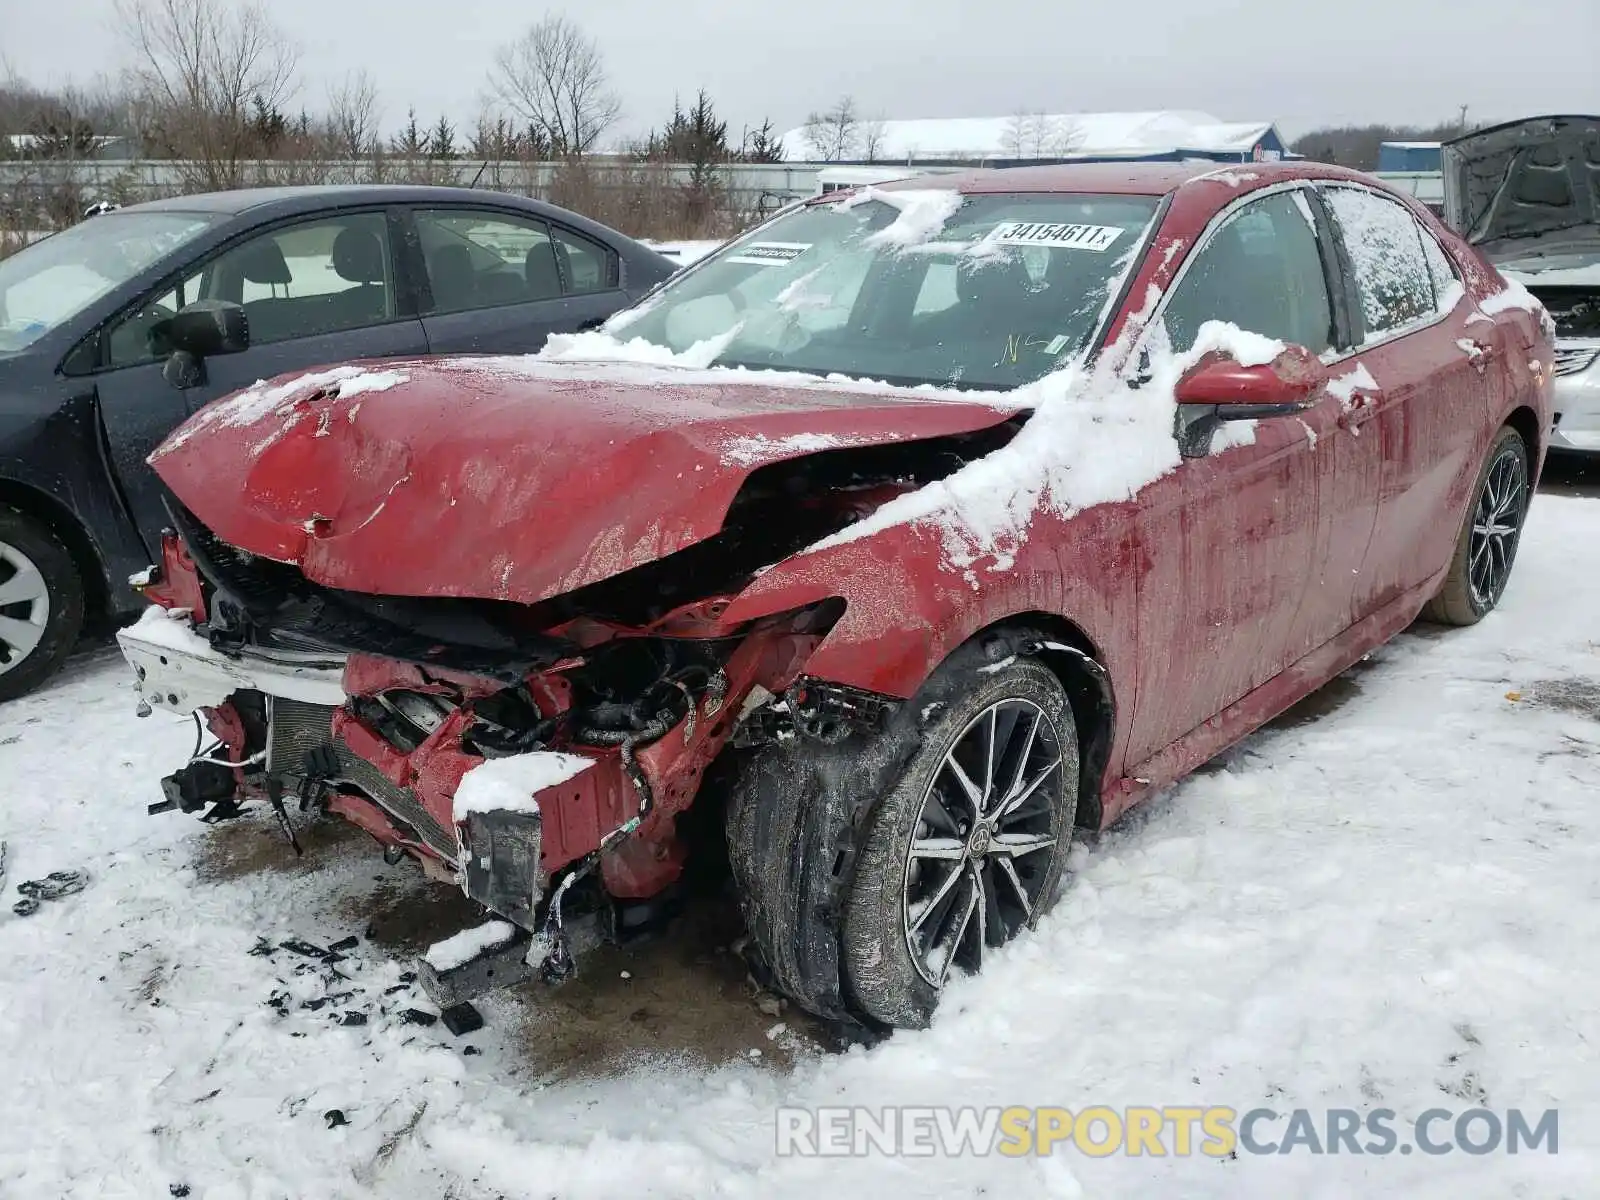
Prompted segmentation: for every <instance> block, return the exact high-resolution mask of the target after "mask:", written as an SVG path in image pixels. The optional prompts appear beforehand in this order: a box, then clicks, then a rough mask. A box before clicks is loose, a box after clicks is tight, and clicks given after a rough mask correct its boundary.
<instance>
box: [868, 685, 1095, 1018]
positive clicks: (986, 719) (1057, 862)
mask: <svg viewBox="0 0 1600 1200" xmlns="http://www.w3.org/2000/svg"><path fill="white" fill-rule="evenodd" d="M930 696H931V697H934V698H935V699H937V698H940V697H943V699H944V703H943V705H942V711H940V712H939V713H938V715H937V716H936V717H935V718H934V719H933V720H932V721H930V722H928V723H927V724H926V725H925V727H924V729H923V737H922V741H921V745H920V746H919V747H918V748H917V750H916V751H915V753H914V754H913V755H912V757H911V759H910V761H909V763H908V764H907V765H906V767H905V769H904V771H903V772H902V773H901V774H900V776H899V778H898V779H897V780H896V781H895V782H894V783H893V785H892V787H891V788H890V790H889V791H888V793H887V794H886V795H885V796H884V797H883V799H882V801H881V803H879V804H878V805H877V806H876V808H875V810H874V811H873V813H872V815H871V816H870V818H869V820H868V823H867V826H866V829H865V834H864V837H863V840H862V845H861V851H860V858H859V861H858V863H857V866H856V871H855V876H854V880H853V882H852V884H851V887H850V890H849V893H848V895H847V897H846V901H845V911H844V921H843V930H842V933H843V937H842V943H843V945H842V948H843V967H844V976H845V984H846V989H847V992H848V994H849V995H850V997H851V999H852V1001H853V1005H854V1007H856V1008H858V1009H859V1010H860V1011H862V1012H864V1013H866V1014H867V1015H869V1016H870V1017H872V1018H873V1019H874V1020H876V1021H879V1022H882V1023H883V1024H885V1025H889V1026H893V1027H897V1028H919V1027H921V1026H924V1025H926V1024H927V1023H928V1021H929V1019H930V1017H931V1016H932V1014H933V1010H934V1008H935V1007H936V1006H937V1004H938V1000H939V994H940V992H941V990H942V989H943V987H944V984H945V983H946V982H947V981H948V980H949V978H950V977H951V976H952V974H953V973H955V972H956V971H960V972H963V973H975V972H976V971H978V970H979V969H980V968H981V967H982V964H983V960H984V958H985V957H986V954H987V951H989V950H992V949H994V948H996V947H998V946H1001V945H1003V944H1005V943H1006V942H1008V941H1010V940H1011V939H1012V938H1014V937H1015V936H1017V935H1018V934H1020V933H1021V932H1022V931H1023V930H1025V929H1030V928H1032V927H1033V926H1034V925H1035V924H1036V923H1037V921H1038V919H1039V917H1040V916H1041V915H1042V914H1043V913H1044V911H1045V910H1046V909H1047V908H1048V907H1049V906H1050V904H1051V903H1052V902H1053V900H1054V898H1055V892H1056V888H1057V885H1058V883H1059V880H1060V877H1061V872H1062V870H1063V868H1064V866H1065V864H1066V858H1067V851H1068V849H1069V848H1070V845H1071V839H1072V832H1073V825H1074V820H1075V817H1076V814H1077V800H1078V743H1077V731H1076V727H1075V725H1074V723H1073V717H1072V711H1071V708H1070V705H1069V702H1068V700H1067V696H1066V693H1065V691H1064V690H1063V689H1062V687H1061V683H1060V681H1059V680H1058V679H1057V678H1056V677H1055V676H1054V675H1053V674H1052V673H1051V672H1050V671H1049V670H1048V669H1047V668H1046V667H1045V666H1044V665H1043V664H1041V663H1039V662H1037V661H1034V660H1031V659H1026V658H1013V659H1010V660H1008V661H1005V662H1003V663H1001V664H984V663H982V661H981V660H980V659H977V658H976V656H958V657H957V658H956V659H953V660H952V661H951V662H950V663H948V664H946V666H945V667H942V668H941V669H940V671H939V672H938V673H936V674H935V676H934V677H933V679H931V680H930V681H929V683H928V685H927V686H926V687H925V688H924V689H923V694H921V695H919V696H918V698H917V699H916V700H915V701H913V702H912V703H913V704H914V705H916V706H917V707H919V708H925V706H926V705H927V704H928V702H929V697H930Z"/></svg>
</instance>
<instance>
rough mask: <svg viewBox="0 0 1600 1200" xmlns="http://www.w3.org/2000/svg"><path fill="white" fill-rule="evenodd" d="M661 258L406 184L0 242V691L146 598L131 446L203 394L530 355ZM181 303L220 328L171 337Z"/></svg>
mask: <svg viewBox="0 0 1600 1200" xmlns="http://www.w3.org/2000/svg"><path fill="white" fill-rule="evenodd" d="M675 269H676V264H675V263H673V262H672V261H671V260H670V259H667V258H664V257H663V256H661V255H659V254H657V253H655V252H654V251H653V250H651V249H649V248H648V247H646V246H643V245H640V244H639V243H638V242H635V241H633V240H632V239H630V238H627V237H624V236H623V235H621V234H619V233H617V232H616V231H614V230H611V229H607V228H606V227H605V226H602V225H597V224H595V223H594V222H593V221H589V220H586V219H584V218H583V217H580V216H578V215H577V214H576V213H570V212H567V211H565V210H563V209H559V208H556V207H554V206H552V205H548V204H541V203H539V202H538V201H534V200H526V199H523V198H520V197H517V196H507V195H500V194H497V193H488V192H476V191H467V190H463V189H460V188H420V187H321V188H282V189H263V190H253V191H236V192H220V193H216V194H214V195H204V196H184V197H181V198H178V199H173V200H161V201H156V202H154V203H150V204H140V205H135V206H133V207H130V208H124V209H118V210H115V211H112V212H109V213H105V214H103V215H99V216H95V217H93V218H91V219H88V220H85V221H84V222H82V223H81V224H79V225H76V226H74V227H73V228H71V229H68V230H66V231H64V232H62V233H58V234H56V235H54V236H53V237H49V238H46V239H45V240H43V241H41V242H39V243H37V244H35V245H33V246H30V247H28V248H27V249H25V250H23V251H22V252H21V253H19V254H16V255H14V256H12V257H11V258H9V259H6V260H4V261H0V700H5V699H8V698H10V697H13V696H18V695H21V694H22V693H23V692H25V691H27V690H28V689H29V688H31V687H33V686H34V685H36V684H37V683H39V682H40V681H41V680H42V679H44V678H45V677H46V676H48V675H49V674H50V673H51V672H52V671H54V670H55V668H56V667H57V666H58V665H59V663H60V662H61V660H62V659H63V658H64V657H65V656H66V654H67V652H68V651H69V650H70V649H71V647H72V645H73V642H74V641H75V640H76V638H77V636H78V634H79V632H80V630H81V629H82V627H83V625H84V623H85V622H86V621H89V622H95V621H103V620H107V619H115V618H116V617H118V616H121V615H125V614H126V613H128V612H131V611H133V610H136V609H137V608H139V607H141V605H142V601H140V599H139V598H138V596H137V595H136V594H135V593H134V592H133V590H132V589H131V588H130V587H129V586H128V577H129V575H130V574H132V573H133V572H136V571H138V570H139V569H140V568H142V567H143V566H144V565H145V564H147V563H149V562H151V561H152V560H153V559H158V558H159V557H160V555H159V541H160V532H161V529H162V528H163V526H165V525H166V524H167V514H166V511H165V507H164V504H163V498H162V492H161V490H160V488H159V486H158V484H157V482H156V479H155V476H154V475H153V474H152V473H151V472H150V470H149V468H148V467H147V466H146V465H145V457H146V456H147V455H148V454H149V453H150V451H151V450H152V449H154V448H155V446H156V445H157V443H159V442H160V441H161V440H162V438H163V437H165V436H166V434H167V433H168V432H169V431H171V430H172V428H173V427H174V426H176V425H177V424H178V423H179V422H181V421H182V420H183V419H184V418H185V417H187V416H188V415H189V414H190V413H192V412H194V411H195V410H196V409H198V408H199V407H200V406H201V405H203V404H205V403H207V402H208V401H210V400H213V399H216V398H217V397H218V396H222V395H225V394H227V393H228V392H232V391H236V390H238V389H240V388H244V387H247V386H249V385H250V384H251V383H254V382H255V381H256V380H258V379H266V378H270V377H272V376H274V375H278V374H281V373H282V372H284V371H293V370H298V369H300V368H304V367H312V366H317V365H320V364H324V363H335V362H342V361H345V360H348V359H362V358H381V357H388V356H394V355H405V356H412V355H418V354H441V353H451V354H459V353H494V354H520V353H529V352H532V351H535V350H538V349H539V348H540V347H541V346H542V345H543V344H544V342H545V339H546V338H547V337H548V336H549V335H550V334H551V333H557V332H567V331H572V330H576V329H579V328H581V327H584V326H587V325H591V324H595V323H598V322H599V321H600V320H602V319H604V318H605V317H607V316H609V315H610V314H611V313H613V312H615V311H616V310H617V309H619V308H623V307H625V306H627V305H628V304H631V303H632V302H633V301H634V300H637V299H638V298H639V297H640V296H642V295H643V294H644V293H645V292H647V291H649V290H650V289H651V288H653V287H654V286H655V285H656V284H657V283H659V282H660V281H661V280H663V279H665V278H666V277H667V276H668V275H670V274H672V272H673V271H674V270H675ZM184 309H189V310H190V311H191V313H194V312H201V313H204V314H206V316H207V317H208V321H207V322H205V325H207V326H209V327H213V328H215V329H216V330H217V331H219V335H218V336H214V337H211V338H210V339H209V340H204V341H203V343H196V344H184V338H183V337H182V330H184V329H185V328H186V325H185V323H184V322H174V321H173V318H174V316H175V315H176V314H177V313H179V312H180V311H182V310H184ZM224 330H225V331H226V333H225V335H224V334H222V333H221V332H220V331H224Z"/></svg>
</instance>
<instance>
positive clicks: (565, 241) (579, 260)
mask: <svg viewBox="0 0 1600 1200" xmlns="http://www.w3.org/2000/svg"><path fill="white" fill-rule="evenodd" d="M553 232H554V234H555V244H556V258H557V259H559V260H560V262H561V272H562V275H563V276H564V277H565V279H566V283H567V291H568V292H569V293H570V294H572V295H574V296H582V295H586V294H587V293H589V292H604V291H609V290H610V289H612V288H614V287H616V286H617V256H616V255H614V254H612V253H611V251H610V250H608V249H606V248H605V247H604V246H602V245H600V244H599V243H597V242H591V241H590V240H589V239H588V238H586V237H579V236H578V235H577V234H575V233H573V232H572V231H571V230H569V229H562V228H561V227H560V226H559V225H557V226H555V227H554V228H553Z"/></svg>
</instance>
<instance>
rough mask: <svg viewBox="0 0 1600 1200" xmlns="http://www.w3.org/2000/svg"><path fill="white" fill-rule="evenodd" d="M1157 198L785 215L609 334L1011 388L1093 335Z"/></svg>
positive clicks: (859, 200)
mask: <svg viewBox="0 0 1600 1200" xmlns="http://www.w3.org/2000/svg"><path fill="white" fill-rule="evenodd" d="M1156 207H1157V201H1156V199H1155V198H1153V197H1147V196H1101V195H1052V194H1014V195H962V194H959V193H956V192H952V191H939V190H931V189H930V190H925V191H887V192H877V193H873V192H868V193H863V194H858V195H857V196H855V197H853V198H851V199H847V200H845V201H844V202H842V203H838V204H816V205H811V206H809V207H807V208H804V209H801V210H799V211H797V212H793V213H790V214H788V215H786V216H783V217H780V218H778V219H777V220H775V221H772V222H770V223H769V224H767V225H765V226H762V227H761V228H760V229H758V230H757V231H755V232H754V233H752V234H750V235H749V236H747V237H745V238H742V239H740V240H739V241H737V242H734V243H732V244H731V245H729V246H727V247H725V248H724V249H723V250H722V251H720V252H719V253H718V254H717V255H716V256H715V257H713V258H712V259H709V260H707V261H706V262H705V263H704V264H702V265H700V266H698V267H696V268H695V269H693V270H691V271H690V272H689V273H687V274H686V275H684V276H683V277H682V278H681V279H679V280H678V281H676V282H674V283H672V284H669V285H668V286H667V287H666V288H665V289H664V290H663V291H661V292H660V293H658V294H657V296H656V297H654V298H653V300H651V301H647V302H646V304H645V305H644V306H643V307H641V308H640V309H638V310H634V311H632V312H628V313H624V314H621V315H620V316H619V317H617V318H614V319H613V321H612V324H611V325H610V326H609V327H608V329H609V331H611V332H613V333H615V334H616V335H617V336H619V337H624V338H636V337H637V338H643V339H645V340H646V341H649V342H654V343H656V344H658V345H662V346H666V347H669V348H670V349H672V350H674V351H676V352H680V353H682V352H685V351H688V350H690V349H691V348H693V347H696V346H700V347H702V351H703V350H704V348H706V347H708V346H710V347H715V354H714V356H713V357H712V361H713V362H715V363H719V364H730V365H733V364H737V365H743V366H749V367H771V368H778V369H783V370H794V371H806V372H810V373H813V374H820V375H828V374H835V373H837V374H843V375H850V376H855V377H866V378H872V379H882V380H887V381H889V382H893V383H935V384H945V385H951V386H957V387H973V388H985V389H989V388H993V389H1004V388H1012V387H1016V386H1019V385H1021V384H1024V383H1027V382H1030V381H1032V380H1034V379H1037V378H1039V377H1040V376H1041V375H1044V374H1047V373H1048V372H1049V371H1051V370H1052V369H1054V368H1055V367H1057V366H1058V365H1060V364H1061V363H1062V362H1064V361H1066V360H1068V359H1070V358H1071V357H1073V356H1075V355H1078V354H1081V353H1082V352H1083V351H1084V350H1085V349H1086V348H1087V347H1088V346H1089V345H1090V343H1091V340H1092V338H1093V336H1094V334H1095V331H1096V329H1097V328H1098V326H1099V324H1100V320H1101V318H1102V316H1103V314H1104V313H1105V312H1106V310H1107V308H1108V307H1109V304H1110V301H1111V300H1112V298H1113V297H1114V295H1115V293H1116V291H1117V289H1118V288H1119V286H1120V284H1121V281H1122V279H1123V278H1124V276H1125V273H1126V271H1127V269H1128V267H1129V266H1130V265H1131V264H1132V263H1133V261H1134V259H1135V257H1136V256H1137V254H1138V252H1139V249H1140V247H1141V245H1142V244H1143V235H1144V232H1145V230H1146V228H1147V227H1148V225H1149V223H1150V221H1151V219H1152V218H1153V216H1154V215H1155V212H1156Z"/></svg>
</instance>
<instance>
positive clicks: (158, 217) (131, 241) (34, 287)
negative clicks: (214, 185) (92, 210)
mask: <svg viewBox="0 0 1600 1200" xmlns="http://www.w3.org/2000/svg"><path fill="white" fill-rule="evenodd" d="M215 219H216V218H214V217H210V216H205V215H202V214H198V213H174V212H145V213H141V212H127V213H107V214H105V215H103V216H98V217H92V218H90V219H89V220H86V221H83V222H82V223H80V224H78V225H74V226H73V227H72V228H71V229H66V230H63V231H62V232H60V233H58V234H55V235H54V236H52V237H47V238H45V239H44V240H43V241H41V242H35V243H34V244H33V245H31V246H28V247H26V248H25V249H23V250H20V251H18V252H17V253H16V254H13V255H12V256H11V257H10V258H7V259H4V260H0V354H8V353H15V352H17V351H18V350H23V349H26V348H27V347H28V346H31V345H32V344H33V343H34V342H36V341H38V340H39V339H40V338H42V337H43V336H44V335H45V334H47V333H49V332H50V331H51V330H52V329H55V328H56V327H57V326H59V325H60V324H62V322H64V321H68V320H70V319H71V318H73V317H75V316H76V315H77V314H78V313H80V312H82V311H83V310H84V309H85V308H87V307H88V306H89V305H91V304H93V303H94V302H95V301H96V300H98V299H99V298H100V297H101V296H104V295H105V294H106V293H107V292H109V291H112V290H113V289H115V288H117V287H120V286H121V285H122V284H124V283H126V282H127V281H128V280H130V279H132V278H133V277H134V276H136V275H138V274H139V273H140V272H141V271H143V270H144V269H145V268H146V267H148V266H150V264H151V263H153V262H155V261H156V260H157V259H159V258H161V257H163V256H164V255H166V254H169V253H171V252H172V251H173V250H176V249H177V248H178V247H179V246H181V245H183V244H184V243H185V242H187V241H189V240H190V239H191V238H193V237H195V236H196V235H197V234H198V233H200V231H201V230H203V229H204V228H205V227H206V226H207V225H209V224H211V222H212V221H213V220H215Z"/></svg>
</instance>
